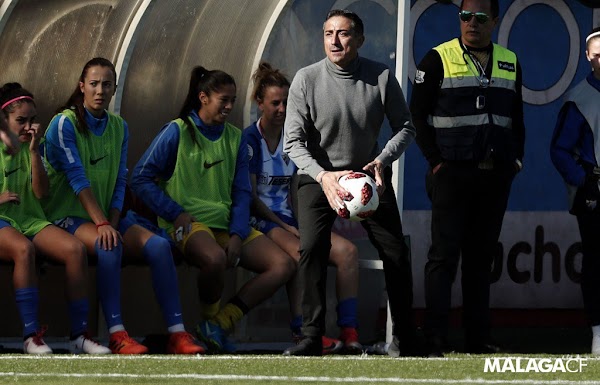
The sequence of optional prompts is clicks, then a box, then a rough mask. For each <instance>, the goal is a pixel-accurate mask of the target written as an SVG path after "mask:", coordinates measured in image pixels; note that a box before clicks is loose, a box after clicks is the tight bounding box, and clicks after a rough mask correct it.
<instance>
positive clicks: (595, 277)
mask: <svg viewBox="0 0 600 385" xmlns="http://www.w3.org/2000/svg"><path fill="white" fill-rule="evenodd" d="M597 210H598V209H596V210H595V211H591V212H587V213H580V214H579V215H577V223H578V224H579V233H580V235H581V246H582V249H583V250H582V251H583V258H582V260H581V293H582V294H583V305H584V307H585V311H586V313H587V316H588V319H589V322H590V324H591V325H592V326H593V325H600V240H598V229H600V211H597Z"/></svg>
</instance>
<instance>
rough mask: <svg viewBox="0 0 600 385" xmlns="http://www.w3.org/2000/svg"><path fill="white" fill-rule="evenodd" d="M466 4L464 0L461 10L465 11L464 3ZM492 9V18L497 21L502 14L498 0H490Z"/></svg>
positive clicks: (461, 3)
mask: <svg viewBox="0 0 600 385" xmlns="http://www.w3.org/2000/svg"><path fill="white" fill-rule="evenodd" d="M464 2H465V0H462V1H461V2H460V10H461V11H462V9H463V3H464ZM490 8H491V10H492V14H491V15H490V16H492V19H495V18H497V17H498V15H499V14H500V4H499V3H498V0H490Z"/></svg>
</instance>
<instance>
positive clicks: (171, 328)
mask: <svg viewBox="0 0 600 385" xmlns="http://www.w3.org/2000/svg"><path fill="white" fill-rule="evenodd" d="M167 330H168V331H169V333H177V332H184V331H185V327H184V326H183V324H177V325H173V326H169V327H168V328H167Z"/></svg>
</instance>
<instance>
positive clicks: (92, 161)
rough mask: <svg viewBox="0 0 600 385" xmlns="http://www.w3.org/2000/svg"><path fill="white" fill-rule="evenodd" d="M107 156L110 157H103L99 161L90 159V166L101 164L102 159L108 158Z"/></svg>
mask: <svg viewBox="0 0 600 385" xmlns="http://www.w3.org/2000/svg"><path fill="white" fill-rule="evenodd" d="M107 156H108V155H104V156H103V157H100V158H98V159H92V158H90V164H91V165H92V166H93V165H95V164H96V163H98V162H100V161H101V160H102V159H104V158H106V157H107Z"/></svg>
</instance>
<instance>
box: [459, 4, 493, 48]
mask: <svg viewBox="0 0 600 385" xmlns="http://www.w3.org/2000/svg"><path fill="white" fill-rule="evenodd" d="M461 11H468V12H471V13H473V14H475V13H485V14H486V15H488V16H489V18H488V20H487V21H486V22H485V23H481V22H479V21H477V18H476V17H475V16H473V17H471V20H469V21H463V20H460V18H459V23H460V35H461V38H462V41H463V43H465V44H466V45H468V46H469V47H473V48H483V47H487V46H488V45H489V44H490V42H491V41H492V31H493V30H494V28H495V27H496V23H498V18H497V17H496V18H492V6H491V4H490V0H464V2H463V8H462V10H461Z"/></svg>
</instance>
